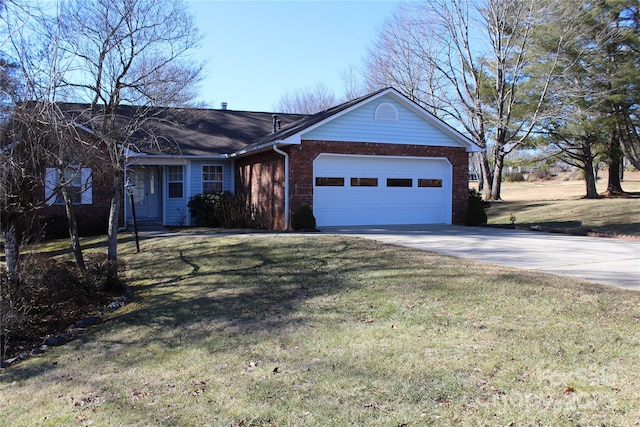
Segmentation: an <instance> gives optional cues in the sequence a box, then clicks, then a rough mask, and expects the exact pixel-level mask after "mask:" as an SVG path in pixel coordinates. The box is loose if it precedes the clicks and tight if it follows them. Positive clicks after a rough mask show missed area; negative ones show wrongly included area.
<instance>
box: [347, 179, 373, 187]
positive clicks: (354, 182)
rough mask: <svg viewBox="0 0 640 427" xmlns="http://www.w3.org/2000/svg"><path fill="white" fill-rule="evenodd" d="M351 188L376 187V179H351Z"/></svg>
mask: <svg viewBox="0 0 640 427" xmlns="http://www.w3.org/2000/svg"><path fill="white" fill-rule="evenodd" d="M351 186H352V187H377V186H378V178H351Z"/></svg>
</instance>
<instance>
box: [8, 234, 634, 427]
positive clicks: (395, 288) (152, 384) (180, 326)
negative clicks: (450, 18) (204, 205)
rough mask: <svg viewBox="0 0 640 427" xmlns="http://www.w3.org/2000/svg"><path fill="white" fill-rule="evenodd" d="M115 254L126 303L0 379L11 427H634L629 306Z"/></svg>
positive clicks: (422, 262) (613, 296)
mask: <svg viewBox="0 0 640 427" xmlns="http://www.w3.org/2000/svg"><path fill="white" fill-rule="evenodd" d="M132 246H133V245H132V243H131V242H128V243H125V244H124V245H122V246H121V248H120V253H121V255H122V256H123V257H125V258H126V259H127V260H128V264H129V273H128V274H129V281H130V284H131V285H132V286H133V288H134V289H135V291H136V296H135V299H134V301H133V302H132V303H131V304H129V305H127V306H126V307H125V308H124V309H122V310H120V311H118V312H115V313H113V314H112V315H111V317H110V319H109V320H108V321H107V322H105V323H104V324H102V325H100V326H98V327H96V328H94V329H93V330H91V331H89V332H87V333H85V334H84V335H82V336H81V338H79V339H77V340H76V341H73V342H71V343H70V344H68V345H67V346H65V347H63V348H57V349H55V350H53V351H51V352H48V353H46V354H45V355H44V356H42V357H38V358H33V359H31V360H28V361H26V362H22V363H20V364H18V365H15V366H13V367H11V368H9V369H6V370H4V371H1V372H0V396H2V398H1V399H0V413H2V419H3V424H5V425H127V426H146V425H172V426H173V425H187V426H192V425H211V426H240V425H244V426H250V425H253V426H266V425H273V426H303V425H304V426H331V425H335V426H345V425H362V426H397V425H401V424H403V423H406V424H407V425H409V426H417V425H437V426H449V425H474V426H475V425H478V426H481V425H487V426H494V425H508V424H509V423H514V424H513V425H518V426H524V425H554V426H555V425H566V426H573V425H601V424H602V425H620V426H622V425H625V426H626V425H634V424H637V423H640V393H638V390H639V389H640V375H639V372H640V368H638V367H639V366H640V352H638V348H640V317H639V316H638V307H639V306H640V294H638V293H634V292H631V291H624V290H620V289H616V288H610V287H603V286H598V285H594V284H589V283H587V282H581V281H576V280H573V279H567V278H560V277H555V276H549V275H542V274H539V273H534V272H525V271H518V270H512V269H507V268H502V267H496V266H490V265H484V264H481V263H476V262H472V261H466V260H461V259H456V258H451V257H445V256H440V255H435V254H430V253H423V252H418V251H414V250H411V249H405V248H398V247H392V246H387V245H380V244H378V243H376V242H373V241H367V240H359V239H355V238H348V237H340V236H326V235H309V236H296V235H273V234H263V235H260V236H251V235H244V236H237V237H220V236H217V237H196V236H185V237H170V238H164V239H151V240H145V241H142V244H141V248H142V252H141V253H140V254H133V253H132Z"/></svg>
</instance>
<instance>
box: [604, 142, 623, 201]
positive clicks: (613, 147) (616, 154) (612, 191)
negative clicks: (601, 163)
mask: <svg viewBox="0 0 640 427" xmlns="http://www.w3.org/2000/svg"><path fill="white" fill-rule="evenodd" d="M607 154H608V159H607V162H608V163H609V182H608V184H607V194H608V195H616V194H623V193H624V190H623V189H622V183H621V182H620V164H621V163H622V148H621V147H620V139H619V138H618V133H617V132H615V131H614V132H613V133H612V134H611V142H610V143H609V150H608V153H607Z"/></svg>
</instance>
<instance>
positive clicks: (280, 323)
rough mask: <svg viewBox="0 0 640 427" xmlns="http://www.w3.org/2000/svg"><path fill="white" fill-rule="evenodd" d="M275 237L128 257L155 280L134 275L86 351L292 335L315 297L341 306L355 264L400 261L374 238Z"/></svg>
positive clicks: (214, 347)
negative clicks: (367, 241)
mask: <svg viewBox="0 0 640 427" xmlns="http://www.w3.org/2000/svg"><path fill="white" fill-rule="evenodd" d="M273 237H275V236H270V237H265V238H262V237H261V238H255V239H254V238H249V239H250V240H249V239H239V240H236V241H235V243H232V244H231V243H228V242H229V241H226V242H227V243H226V244H225V243H221V244H220V245H217V244H215V243H212V242H211V239H212V238H202V239H197V238H196V239H193V240H192V241H190V242H189V244H188V245H183V246H181V247H180V248H178V249H177V250H176V247H174V246H172V245H170V244H165V245H156V246H155V247H154V248H153V249H149V250H147V251H146V252H145V253H141V254H139V255H136V256H135V257H131V261H130V266H131V267H132V269H133V271H132V276H134V275H135V270H136V268H141V267H142V265H144V271H151V272H156V274H155V275H154V278H153V279H152V280H146V282H147V283H149V282H151V283H149V284H136V282H138V283H139V281H141V280H144V279H145V278H143V277H132V282H131V285H132V288H133V290H134V299H133V301H132V304H131V305H130V306H129V307H128V308H127V309H125V310H124V311H123V312H122V313H116V314H115V315H114V316H113V317H112V318H111V319H110V320H108V321H107V322H106V323H105V324H103V325H101V326H98V327H97V328H96V329H95V330H94V331H92V332H90V333H86V334H84V335H82V336H81V337H80V338H79V340H80V341H81V342H82V343H83V346H86V348H83V349H82V350H79V351H82V352H85V351H86V352H88V353H86V354H89V356H88V357H92V358H95V359H96V363H101V362H100V360H109V361H114V362H116V361H119V362H116V363H122V364H123V366H127V367H129V366H137V365H144V364H145V363H148V362H149V360H150V359H154V358H157V357H158V354H157V353H156V352H154V351H146V350H145V349H148V348H151V347H153V348H155V349H156V350H157V348H158V346H160V348H161V350H159V351H161V352H163V351H170V350H175V349H180V348H199V349H203V350H205V351H206V352H210V353H211V352H216V351H226V350H228V348H225V347H224V345H223V344H221V343H224V342H226V340H225V339H220V338H221V337H229V338H233V339H234V342H238V340H239V341H240V342H242V343H244V345H247V346H255V345H259V344H261V343H263V342H265V341H269V340H271V339H273V337H278V336H282V334H284V335H286V331H287V328H292V327H295V328H300V327H304V326H309V325H311V324H312V323H313V322H314V321H317V316H318V315H322V313H318V310H320V311H321V309H319V308H318V307H317V305H316V306H315V307H313V308H312V309H311V311H312V313H311V314H310V312H309V311H306V310H304V307H305V305H306V302H307V301H309V300H310V299H312V298H316V297H320V298H322V299H323V301H324V300H326V308H327V310H329V309H330V310H331V313H332V314H340V310H344V307H345V306H344V305H338V304H335V305H333V304H332V299H333V298H334V297H335V296H337V294H341V293H349V292H353V291H356V290H357V289H358V288H359V286H360V285H359V284H355V283H354V282H353V281H352V280H350V279H349V275H350V274H351V273H354V272H355V270H356V269H357V270H362V269H363V268H364V269H365V270H369V269H370V270H372V271H384V270H388V269H391V270H393V271H395V270H398V268H399V267H398V263H397V262H395V261H394V258H395V256H393V254H392V253H393V251H392V250H389V251H388V252H387V253H382V254H381V253H380V250H379V247H378V249H377V250H374V248H375V246H374V245H371V246H369V245H367V246H366V248H369V249H368V251H367V250H366V249H363V248H361V247H356V248H355V249H354V248H352V246H353V245H354V240H351V239H348V238H347V239H344V238H341V237H335V238H330V239H322V240H318V242H321V243H318V244H322V245H323V246H322V247H319V246H316V245H315V244H311V245H309V240H308V239H304V238H296V237H295V236H292V237H285V238H282V239H278V240H277V241H276V240H275V239H274V238H273ZM214 239H217V238H214ZM223 242H224V241H223ZM395 250H397V249H395ZM172 251H173V252H172ZM136 264H137V265H138V266H140V267H137V265H136ZM389 274H392V273H389ZM342 314H343V315H344V316H346V317H347V318H349V317H351V318H353V317H354V316H358V313H342ZM212 336H213V339H212ZM124 348H126V351H123V349H124ZM96 352H98V353H96ZM124 353H126V355H125V354H124ZM132 355H134V356H133V357H132ZM52 368H54V366H53V365H51V363H47V362H44V363H38V364H28V365H24V364H23V365H19V366H16V367H14V368H12V370H11V371H12V372H11V373H8V374H9V376H10V377H12V378H13V380H17V379H26V378H28V377H33V376H38V375H41V374H43V373H45V372H46V371H48V370H50V369H52ZM6 378H8V377H6Z"/></svg>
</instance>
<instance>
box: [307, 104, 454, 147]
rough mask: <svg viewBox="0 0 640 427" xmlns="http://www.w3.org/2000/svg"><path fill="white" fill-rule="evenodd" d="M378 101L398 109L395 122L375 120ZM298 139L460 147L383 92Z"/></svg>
mask: <svg viewBox="0 0 640 427" xmlns="http://www.w3.org/2000/svg"><path fill="white" fill-rule="evenodd" d="M382 103H389V104H392V105H393V106H394V107H395V108H396V109H397V110H398V121H380V120H375V114H376V108H378V106H379V105H380V104H382ZM301 138H302V139H315V140H322V141H355V142H380V143H389V144H416V145H435V146H445V147H461V146H462V145H461V144H460V143H458V142H457V141H455V140H454V139H453V138H452V137H450V136H449V135H447V134H445V133H443V132H442V130H440V129H438V128H437V127H436V126H434V125H432V124H431V123H429V122H428V121H427V120H425V118H424V117H421V116H420V115H418V114H417V113H415V112H414V111H411V110H410V109H409V108H407V107H406V106H404V105H403V104H401V103H399V102H397V101H396V100H395V99H393V98H392V97H390V96H388V95H385V96H383V97H381V98H379V99H376V100H375V101H373V102H370V103H365V104H364V105H362V106H360V107H359V108H356V109H355V110H353V111H350V112H348V113H345V114H343V115H341V116H338V117H336V118H334V119H333V120H331V121H329V122H328V123H326V124H324V125H321V126H319V127H317V128H315V129H312V130H311V131H309V132H307V133H303V134H302V136H301Z"/></svg>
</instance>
